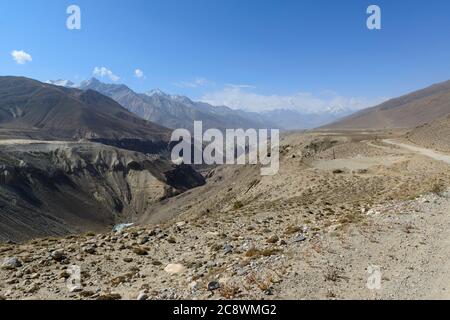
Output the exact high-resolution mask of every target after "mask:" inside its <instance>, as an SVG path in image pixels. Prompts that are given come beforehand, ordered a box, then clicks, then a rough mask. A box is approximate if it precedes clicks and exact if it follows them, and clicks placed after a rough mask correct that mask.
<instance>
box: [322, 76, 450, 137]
mask: <svg viewBox="0 0 450 320" xmlns="http://www.w3.org/2000/svg"><path fill="white" fill-rule="evenodd" d="M449 113H450V81H447V82H443V83H439V84H435V85H432V86H431V87H428V88H425V89H422V90H419V91H415V92H413V93H410V94H407V95H405V96H402V97H400V98H396V99H392V100H389V101H386V102H384V103H383V104H381V105H379V106H376V107H372V108H369V109H365V110H362V111H359V112H357V113H355V114H353V115H351V116H349V117H346V118H344V119H343V120H340V121H338V122H335V123H332V124H330V125H327V126H325V127H323V128H325V129H384V128H413V127H416V126H419V125H421V124H424V123H427V122H431V121H433V120H435V119H437V118H440V117H444V116H446V115H447V114H449Z"/></svg>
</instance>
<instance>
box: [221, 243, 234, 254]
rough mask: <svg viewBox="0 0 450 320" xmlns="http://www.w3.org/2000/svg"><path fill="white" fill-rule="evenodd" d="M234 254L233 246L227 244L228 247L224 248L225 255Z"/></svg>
mask: <svg viewBox="0 0 450 320" xmlns="http://www.w3.org/2000/svg"><path fill="white" fill-rule="evenodd" d="M232 252H233V246H232V245H229V244H226V245H224V246H223V253H224V254H229V253H232Z"/></svg>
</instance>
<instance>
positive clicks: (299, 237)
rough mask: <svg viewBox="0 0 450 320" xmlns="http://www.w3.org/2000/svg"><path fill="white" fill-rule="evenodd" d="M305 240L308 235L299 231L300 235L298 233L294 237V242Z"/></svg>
mask: <svg viewBox="0 0 450 320" xmlns="http://www.w3.org/2000/svg"><path fill="white" fill-rule="evenodd" d="M305 240H306V237H305V236H304V235H303V234H302V233H299V234H298V235H296V236H295V237H294V239H292V242H303V241H305Z"/></svg>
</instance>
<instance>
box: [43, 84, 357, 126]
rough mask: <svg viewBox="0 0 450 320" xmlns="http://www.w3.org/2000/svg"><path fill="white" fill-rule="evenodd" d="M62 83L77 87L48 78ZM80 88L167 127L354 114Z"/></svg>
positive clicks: (318, 121) (283, 122)
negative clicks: (254, 108) (252, 108)
mask: <svg viewBox="0 0 450 320" xmlns="http://www.w3.org/2000/svg"><path fill="white" fill-rule="evenodd" d="M48 83H52V84H55V85H60V86H66V87H67V86H68V87H74V86H75V85H74V84H73V83H72V82H70V81H68V80H56V81H48ZM77 87H78V88H79V89H81V90H88V89H90V90H95V91H98V92H100V93H101V94H104V95H106V96H108V97H110V98H112V99H114V100H115V101H116V102H118V103H119V104H121V105H122V106H123V107H125V108H127V109H128V110H129V111H131V112H133V113H134V114H136V115H138V116H139V117H141V118H143V119H146V120H149V121H152V122H154V123H158V124H160V125H162V126H165V127H167V128H171V129H176V128H186V129H189V130H192V128H193V123H194V121H195V120H197V121H202V122H203V127H204V128H205V129H208V128H218V129H226V128H231V129H232V128H244V129H248V128H279V129H283V130H295V129H312V128H315V127H318V126H321V125H324V124H326V123H330V122H333V121H336V120H337V119H340V118H342V117H344V116H347V115H349V114H350V113H351V110H350V109H346V108H332V107H330V108H328V109H327V110H326V111H324V112H320V113H303V112H299V111H296V110H292V109H287V108H286V109H277V110H273V111H265V112H261V113H257V112H248V111H244V110H235V109H231V108H229V107H226V106H212V105H210V104H208V103H204V102H197V101H193V100H191V99H189V98H188V97H185V96H180V95H169V94H166V93H164V92H162V91H161V90H159V89H155V90H151V91H149V92H147V93H137V92H135V91H133V90H132V89H130V88H129V87H127V86H126V85H123V84H108V83H103V82H101V81H99V80H98V79H96V78H92V79H90V80H86V81H83V82H82V83H81V84H80V85H79V86H77Z"/></svg>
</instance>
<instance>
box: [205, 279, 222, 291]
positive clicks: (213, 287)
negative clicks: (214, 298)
mask: <svg viewBox="0 0 450 320" xmlns="http://www.w3.org/2000/svg"><path fill="white" fill-rule="evenodd" d="M219 289H220V283H219V282H217V281H211V282H210V283H208V291H215V290H219Z"/></svg>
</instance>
